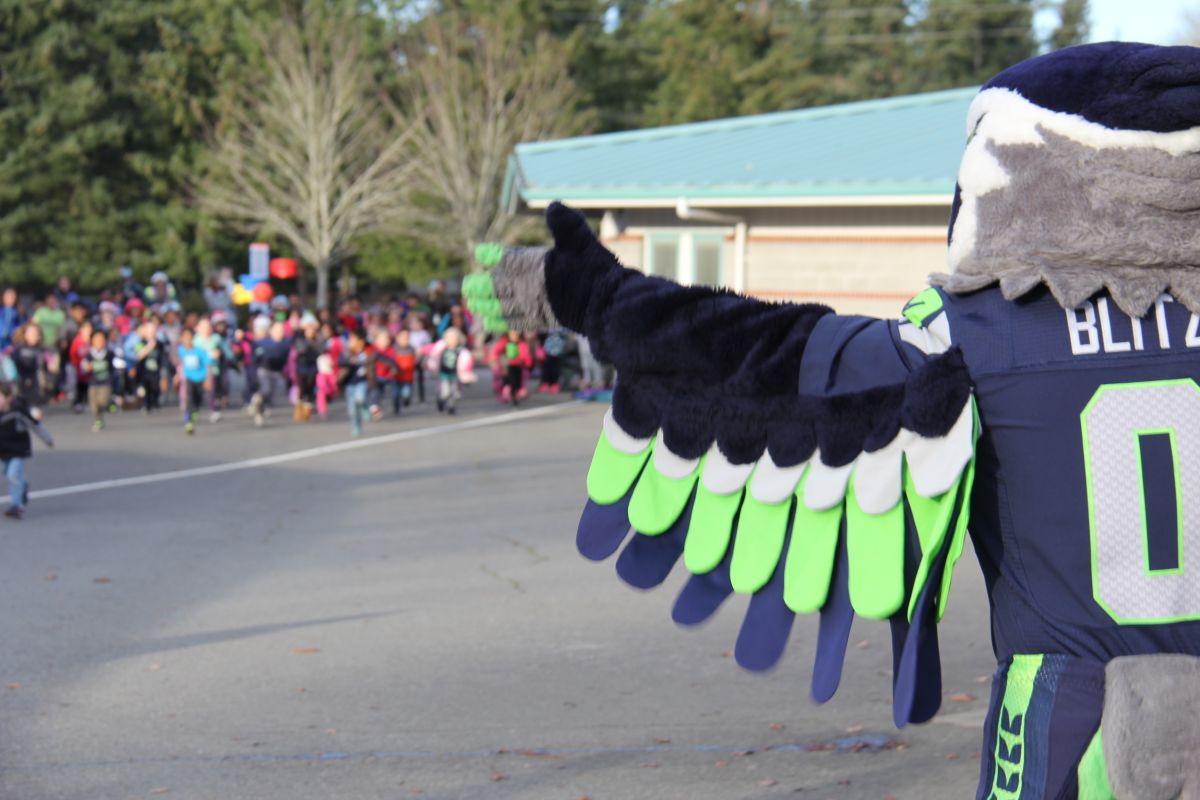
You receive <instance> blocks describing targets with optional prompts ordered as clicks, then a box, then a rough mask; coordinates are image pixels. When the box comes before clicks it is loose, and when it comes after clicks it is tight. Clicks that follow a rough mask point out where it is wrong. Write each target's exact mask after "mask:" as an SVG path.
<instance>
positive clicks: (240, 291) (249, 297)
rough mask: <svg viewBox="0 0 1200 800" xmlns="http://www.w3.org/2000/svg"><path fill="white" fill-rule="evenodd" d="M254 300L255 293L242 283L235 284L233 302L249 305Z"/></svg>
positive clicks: (238, 304) (239, 304) (237, 304)
mask: <svg viewBox="0 0 1200 800" xmlns="http://www.w3.org/2000/svg"><path fill="white" fill-rule="evenodd" d="M252 302H254V295H253V294H251V293H250V290H249V289H247V288H246V287H245V286H243V285H242V284H240V283H235V284H234V285H233V304H234V305H236V306H248V305H250V303H252Z"/></svg>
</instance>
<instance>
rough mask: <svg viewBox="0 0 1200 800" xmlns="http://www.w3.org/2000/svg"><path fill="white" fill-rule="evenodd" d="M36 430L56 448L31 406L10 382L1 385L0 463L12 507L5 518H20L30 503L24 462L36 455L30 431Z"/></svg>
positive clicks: (5, 513)
mask: <svg viewBox="0 0 1200 800" xmlns="http://www.w3.org/2000/svg"><path fill="white" fill-rule="evenodd" d="M30 431H33V432H34V433H35V434H37V436H38V438H39V439H41V440H42V441H43V442H45V443H46V445H47V446H48V447H54V439H53V437H51V436H50V432H49V431H47V430H46V428H45V426H43V425H42V423H40V422H39V421H38V420H37V418H36V417H35V416H34V412H33V411H32V409H30V407H29V404H28V403H26V402H25V400H24V399H23V398H22V397H21V396H20V395H18V394H17V393H16V391H15V389H14V387H13V385H12V384H11V383H0V463H3V464H4V477H5V479H7V480H8V496H9V506H8V509H7V510H6V511H5V512H4V516H6V517H10V518H12V519H20V518H21V516H22V515H23V514H24V513H25V507H26V506H27V505H28V504H29V482H28V481H27V480H25V460H26V459H28V458H31V457H32V456H33V446H32V442H31V441H30V439H29V432H30Z"/></svg>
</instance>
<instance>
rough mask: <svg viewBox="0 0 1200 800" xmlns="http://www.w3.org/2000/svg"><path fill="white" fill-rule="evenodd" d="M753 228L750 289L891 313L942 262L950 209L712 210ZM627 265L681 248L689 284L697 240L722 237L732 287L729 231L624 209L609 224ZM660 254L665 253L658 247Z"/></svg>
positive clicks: (611, 243)
mask: <svg viewBox="0 0 1200 800" xmlns="http://www.w3.org/2000/svg"><path fill="white" fill-rule="evenodd" d="M713 210H716V211H720V212H721V213H728V214H734V215H738V216H740V217H742V218H744V219H745V220H746V223H747V226H748V227H747V232H748V237H747V252H746V265H745V269H746V273H745V286H746V292H747V293H748V294H751V295H755V296H758V297H762V298H764V299H772V300H789V301H793V302H816V303H825V304H827V305H830V306H832V307H833V308H835V309H836V310H837V311H839V312H842V313H846V314H872V315H876V316H884V317H894V316H896V315H898V314H899V312H900V309H901V307H903V305H904V303H905V301H906V300H908V298H910V297H912V296H913V295H914V294H916V293H917V292H919V291H920V290H921V289H923V288H924V287H925V286H926V285H927V277H928V275H929V273H930V272H938V271H943V270H944V269H945V262H946V239H945V237H946V220H947V219H948V218H949V213H950V209H949V208H948V207H947V206H922V207H897V208H886V207H884V208H774V209H713ZM605 228H606V233H608V234H609V235H608V236H606V237H604V240H605V244H606V245H607V246H608V247H609V248H610V249H611V250H613V252H615V253H616V254H617V257H618V258H620V259H621V261H622V263H624V264H625V265H626V266H629V267H634V268H636V269H642V270H643V271H649V270H651V268H652V255H651V249H652V243H653V242H655V241H673V242H678V245H679V251H680V258H679V269H678V274H677V278H678V279H679V280H680V281H681V282H685V283H687V282H691V275H692V273H691V264H690V261H691V253H690V252H689V251H690V250H691V249H692V247H693V245H694V243H695V242H696V241H700V240H704V241H709V242H711V241H714V239H715V240H718V241H722V242H723V246H722V248H721V261H722V265H721V266H722V269H721V273H722V283H723V284H724V285H726V286H731V285H733V282H734V276H733V270H734V266H735V263H736V253H735V248H734V237H733V233H734V226H733V225H704V224H696V223H693V222H684V221H681V220H680V219H679V218H678V217H677V216H676V215H675V213H674V212H673V211H671V210H663V209H626V210H623V211H618V212H614V213H613V214H612V216H611V217H610V219H609V224H608V225H606V226H605ZM660 252H661V251H660Z"/></svg>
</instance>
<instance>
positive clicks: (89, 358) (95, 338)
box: [82, 329, 116, 432]
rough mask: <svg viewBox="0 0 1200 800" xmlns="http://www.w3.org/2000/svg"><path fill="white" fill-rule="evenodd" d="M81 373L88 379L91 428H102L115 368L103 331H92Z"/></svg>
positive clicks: (114, 378) (111, 393) (114, 377)
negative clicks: (89, 345)
mask: <svg viewBox="0 0 1200 800" xmlns="http://www.w3.org/2000/svg"><path fill="white" fill-rule="evenodd" d="M82 367H83V373H84V374H85V375H87V379H88V405H89V406H91V409H92V418H93V422H92V430H93V431H97V432H98V431H101V430H103V429H104V412H106V411H107V410H108V406H109V404H110V403H111V402H112V398H113V384H114V383H115V382H116V368H115V366H114V364H113V354H112V350H110V349H109V347H108V337H107V336H106V335H105V333H104V331H102V330H99V329H96V330H94V331H92V346H91V347H90V348H88V351H87V352H86V353H84V355H83V362H82Z"/></svg>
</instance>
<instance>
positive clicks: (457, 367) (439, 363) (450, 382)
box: [425, 328, 475, 414]
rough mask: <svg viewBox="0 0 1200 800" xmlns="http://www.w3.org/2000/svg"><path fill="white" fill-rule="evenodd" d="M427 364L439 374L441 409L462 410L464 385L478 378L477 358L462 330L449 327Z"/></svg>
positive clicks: (432, 351) (450, 411)
mask: <svg viewBox="0 0 1200 800" xmlns="http://www.w3.org/2000/svg"><path fill="white" fill-rule="evenodd" d="M425 366H426V367H427V368H428V369H429V371H430V373H433V374H436V375H437V378H438V395H437V397H438V400H437V405H438V411H445V412H446V413H448V414H456V413H458V408H457V406H458V399H459V398H460V397H462V385H463V384H471V383H474V382H475V358H474V357H473V356H472V355H471V351H470V349H469V348H468V347H467V346H466V342H465V339H464V337H463V335H462V331H460V330H459V329H458V328H447V329H446V332H445V333H443V334H442V338H441V341H439V342H438V343H437V344H435V345H434V346H433V349H432V350H431V351H430V353H429V357H428V358H426V359H425Z"/></svg>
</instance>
